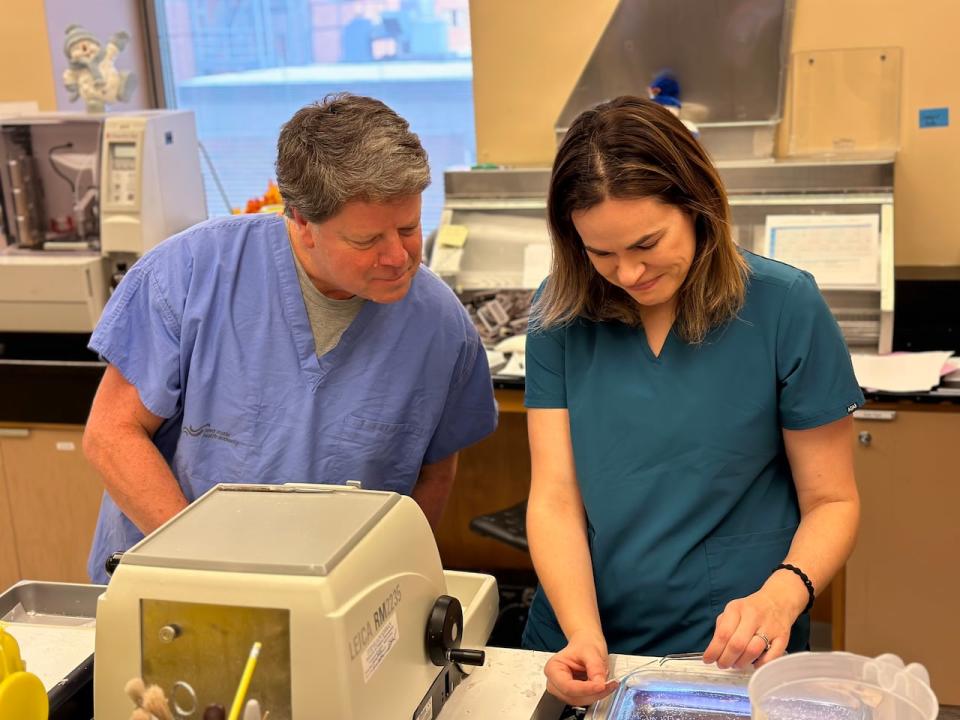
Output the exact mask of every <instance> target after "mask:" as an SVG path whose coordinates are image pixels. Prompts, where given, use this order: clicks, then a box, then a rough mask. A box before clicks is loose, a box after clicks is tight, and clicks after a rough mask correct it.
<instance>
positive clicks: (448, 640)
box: [427, 595, 463, 667]
mask: <svg viewBox="0 0 960 720" xmlns="http://www.w3.org/2000/svg"><path fill="white" fill-rule="evenodd" d="M461 635H463V607H461V605H460V601H459V600H457V599H456V598H455V597H451V596H450V595H441V596H440V597H438V598H437V601H436V602H435V603H434V604H433V610H431V611H430V618H429V619H428V620H427V654H428V655H429V656H430V662H432V663H433V664H434V665H437V666H438V667H443V666H444V665H446V664H447V658H448V653H449V652H450V651H451V650H454V649H455V648H458V647H460V637H461Z"/></svg>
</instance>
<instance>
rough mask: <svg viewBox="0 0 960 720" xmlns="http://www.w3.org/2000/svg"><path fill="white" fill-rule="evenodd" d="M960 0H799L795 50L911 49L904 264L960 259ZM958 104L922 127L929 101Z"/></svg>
mask: <svg viewBox="0 0 960 720" xmlns="http://www.w3.org/2000/svg"><path fill="white" fill-rule="evenodd" d="M958 26H960V3H958V2H956V0H921V1H920V2H916V1H915V0H843V1H842V2H837V1H836V0H798V2H797V14H796V19H795V24H794V32H793V50H794V51H798V50H827V49H832V48H855V47H882V46H895V47H900V48H903V75H902V84H901V98H900V150H899V152H898V153H897V165H896V191H895V199H894V207H895V208H896V218H895V220H896V227H895V234H896V240H895V242H896V264H897V265H900V266H903V265H960V223H958V221H957V218H956V216H955V208H956V207H957V194H958V192H960V83H958V82H957V81H956V76H957V73H958V71H960V43H958V42H957V39H956V28H957V27H958ZM938 107H949V108H950V114H951V118H950V121H951V122H950V125H949V127H946V128H928V129H924V130H921V129H920V127H919V111H920V110H921V109H922V108H938Z"/></svg>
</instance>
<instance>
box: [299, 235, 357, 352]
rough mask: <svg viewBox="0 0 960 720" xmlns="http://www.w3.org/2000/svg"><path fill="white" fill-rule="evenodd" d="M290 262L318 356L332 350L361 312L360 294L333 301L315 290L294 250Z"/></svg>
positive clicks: (315, 287)
mask: <svg viewBox="0 0 960 720" xmlns="http://www.w3.org/2000/svg"><path fill="white" fill-rule="evenodd" d="M290 252H291V254H292V255H293V264H294V265H296V266H297V279H298V280H300V290H301V291H302V292H303V304H304V305H305V306H306V308H307V317H308V318H309V319H310V329H311V330H313V342H314V344H315V345H316V346H317V357H323V356H324V355H326V354H327V353H328V352H330V351H331V350H333V349H334V348H335V347H336V346H337V343H338V342H340V338H341V336H342V335H343V333H344V332H346V330H347V328H348V327H350V323H352V322H353V319H354V318H355V317H356V316H357V313H359V312H360V308H362V307H363V303H364V302H366V301H365V300H364V299H363V298H362V297H359V296H358V295H354V296H353V297H352V298H348V299H346V300H333V299H332V298H328V297H327V296H326V295H324V294H323V293H322V292H320V291H319V290H317V286H316V285H314V284H313V282H312V281H311V280H310V276H309V275H307V272H306V270H304V269H303V266H302V265H301V264H300V259H299V258H298V257H297V254H296V253H295V252H293V248H290Z"/></svg>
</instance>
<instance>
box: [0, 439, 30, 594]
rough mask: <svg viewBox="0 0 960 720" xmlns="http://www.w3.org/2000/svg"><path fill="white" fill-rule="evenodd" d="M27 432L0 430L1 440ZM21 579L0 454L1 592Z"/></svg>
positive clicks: (11, 515) (0, 454)
mask: <svg viewBox="0 0 960 720" xmlns="http://www.w3.org/2000/svg"><path fill="white" fill-rule="evenodd" d="M26 432H27V431H26V430H23V429H20V430H15V429H7V428H0V440H2V438H4V437H21V436H23V435H25V434H26ZM20 579H21V575H20V560H19V559H18V558H17V540H16V536H15V535H14V532H13V512H12V510H11V508H10V494H9V493H8V492H7V478H6V476H5V475H4V474H3V455H2V453H0V592H2V591H3V590H4V589H5V588H8V587H10V586H11V585H13V584H14V583H15V582H17V581H18V580H20Z"/></svg>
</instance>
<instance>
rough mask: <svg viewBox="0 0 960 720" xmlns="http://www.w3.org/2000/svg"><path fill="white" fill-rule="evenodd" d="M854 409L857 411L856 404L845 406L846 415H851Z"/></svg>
mask: <svg viewBox="0 0 960 720" xmlns="http://www.w3.org/2000/svg"><path fill="white" fill-rule="evenodd" d="M856 409H857V404H856V403H851V404H850V405H847V415H849V414H850V413H852V412H853V411H854V410H856Z"/></svg>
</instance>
